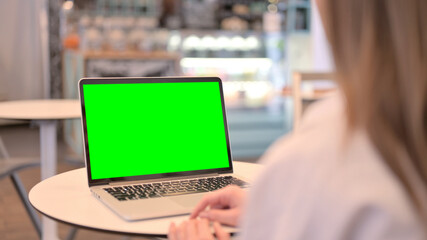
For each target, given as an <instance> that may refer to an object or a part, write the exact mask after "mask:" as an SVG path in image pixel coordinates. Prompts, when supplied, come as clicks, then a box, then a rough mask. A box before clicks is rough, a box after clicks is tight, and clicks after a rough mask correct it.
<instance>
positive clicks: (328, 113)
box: [251, 96, 417, 239]
mask: <svg viewBox="0 0 427 240" xmlns="http://www.w3.org/2000/svg"><path fill="white" fill-rule="evenodd" d="M262 161H263V162H264V163H265V164H266V165H267V167H266V168H265V171H264V173H262V174H261V175H260V177H259V179H258V181H257V182H256V183H255V184H254V191H255V193H253V194H254V195H257V197H254V195H253V194H252V193H251V196H252V198H255V199H257V200H255V201H267V202H268V203H267V204H266V205H263V206H265V208H266V209H265V210H266V212H271V214H272V216H275V217H277V218H280V219H281V221H285V222H287V221H289V222H288V224H291V225H293V226H294V227H295V229H299V228H298V227H300V228H303V227H309V226H310V228H311V229H312V230H313V233H314V232H316V233H317V234H319V233H322V235H323V236H328V237H324V238H319V237H317V238H316V237H315V238H316V239H338V237H337V236H334V234H350V235H352V234H353V235H354V233H352V232H351V231H353V230H355V229H356V228H359V227H360V228H365V227H368V228H369V226H365V225H360V226H358V225H357V224H360V223H369V222H370V221H373V222H370V223H369V224H371V225H370V226H372V227H373V228H372V229H365V230H361V231H362V232H366V234H368V235H369V236H372V237H373V235H375V234H379V232H378V233H376V232H369V231H379V230H378V229H383V230H384V231H385V232H386V233H391V232H393V229H395V231H394V234H396V236H398V234H399V233H400V232H399V230H402V229H405V231H406V230H408V229H410V228H412V227H415V228H416V226H417V224H416V223H417V219H416V217H415V213H414V211H413V209H412V207H411V204H410V203H409V201H408V198H407V197H406V193H405V191H404V190H403V189H404V188H403V187H402V186H401V184H400V183H399V181H398V180H397V179H396V178H395V177H394V175H393V174H392V173H391V172H390V171H389V169H388V168H387V166H386V165H385V164H384V163H383V161H382V160H381V156H380V155H379V154H378V153H377V151H376V150H375V148H374V147H373V146H372V144H371V143H370V141H369V138H368V137H367V135H366V134H365V133H364V132H363V131H360V130H358V131H354V132H353V133H351V134H349V133H348V132H347V131H346V118H345V111H344V108H343V103H342V100H341V99H340V97H339V96H334V97H332V98H330V99H327V100H324V101H322V102H320V103H318V104H315V105H314V106H313V107H312V108H311V109H310V110H309V112H307V115H306V116H305V118H304V119H303V122H302V124H301V127H300V129H299V130H298V131H296V132H295V133H293V134H292V135H289V136H286V137H284V138H282V139H280V140H278V141H277V142H276V143H275V144H274V145H273V146H272V147H271V148H270V149H269V150H268V152H267V153H266V155H265V156H264V158H263V160H262ZM258 196H262V197H265V198H268V200H262V197H258ZM270 199H276V200H277V199H280V201H279V203H277V201H273V200H270ZM269 208H280V209H281V210H280V211H276V212H274V213H273V211H272V210H271V211H269V210H268V209H269ZM257 214H260V215H262V214H263V213H261V212H258V213H257ZM259 217H261V216H259ZM286 219H287V220H286ZM375 224H379V225H378V226H376V225H375ZM388 227H392V228H393V229H388V230H387V229H386V228H388ZM317 228H318V229H317ZM325 229H335V230H331V231H328V230H325ZM412 230H413V229H412ZM412 232H414V233H417V231H412ZM383 233H384V232H383ZM344 238H345V237H344ZM378 239H382V238H378ZM383 239H386V238H383ZM390 239H392V238H390ZM397 239H399V238H397ZM408 239H411V238H408ZM414 239H416V238H414Z"/></svg>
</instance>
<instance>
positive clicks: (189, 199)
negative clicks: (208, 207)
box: [170, 194, 205, 208]
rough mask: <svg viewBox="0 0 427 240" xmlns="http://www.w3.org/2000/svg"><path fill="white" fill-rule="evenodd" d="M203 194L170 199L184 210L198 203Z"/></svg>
mask: <svg viewBox="0 0 427 240" xmlns="http://www.w3.org/2000/svg"><path fill="white" fill-rule="evenodd" d="M204 195H205V194H186V195H182V196H175V197H171V198H170V199H171V200H172V201H174V202H176V203H178V204H179V205H181V206H183V207H186V208H188V207H189V208H194V207H195V206H196V204H197V203H199V202H200V200H201V199H202V197H203V196H204Z"/></svg>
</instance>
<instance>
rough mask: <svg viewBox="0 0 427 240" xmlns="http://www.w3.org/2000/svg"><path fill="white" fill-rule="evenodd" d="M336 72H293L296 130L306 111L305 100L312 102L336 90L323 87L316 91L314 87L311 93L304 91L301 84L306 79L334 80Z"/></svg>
mask: <svg viewBox="0 0 427 240" xmlns="http://www.w3.org/2000/svg"><path fill="white" fill-rule="evenodd" d="M333 78H334V74H333V73H330V72H294V73H293V83H292V95H293V102H294V122H293V125H294V130H295V129H297V128H298V126H299V124H300V122H301V118H302V115H303V111H304V107H305V104H304V101H306V102H311V101H315V100H318V99H321V98H323V97H324V96H325V95H327V94H329V93H330V92H331V91H333V90H335V89H336V88H335V87H332V88H327V89H322V90H320V91H316V89H314V90H313V91H311V92H310V93H304V92H303V91H302V90H301V86H302V84H303V82H305V81H312V82H313V81H319V80H320V81H324V80H332V79H333Z"/></svg>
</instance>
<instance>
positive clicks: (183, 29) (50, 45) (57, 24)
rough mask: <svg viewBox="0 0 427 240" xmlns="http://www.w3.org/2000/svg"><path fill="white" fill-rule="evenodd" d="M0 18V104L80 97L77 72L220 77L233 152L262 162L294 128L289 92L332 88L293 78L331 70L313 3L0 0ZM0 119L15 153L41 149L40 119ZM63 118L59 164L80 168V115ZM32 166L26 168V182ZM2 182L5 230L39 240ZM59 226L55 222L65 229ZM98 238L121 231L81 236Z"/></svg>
mask: <svg viewBox="0 0 427 240" xmlns="http://www.w3.org/2000/svg"><path fill="white" fill-rule="evenodd" d="M0 19H1V20H0V34H1V38H0V101H11V100H22V99H50V98H53V99H57V98H65V99H77V98H78V92H77V82H78V80H79V79H80V78H82V77H153V76H218V77H220V78H221V79H222V80H223V81H224V94H225V101H226V110H227V118H228V121H229V131H230V138H231V139H230V140H231V148H232V155H233V158H234V159H235V160H239V161H248V162H257V161H258V159H259V157H260V156H261V155H262V154H263V153H264V152H265V151H266V149H267V148H268V146H269V145H270V144H271V143H273V142H274V141H275V140H276V139H278V138H279V137H280V136H282V135H284V134H286V133H288V132H290V131H291V130H292V129H293V126H294V121H295V120H294V119H295V114H299V113H295V103H296V101H312V100H315V99H318V98H320V97H322V96H321V95H322V94H323V93H324V92H326V91H328V90H330V89H333V88H334V85H333V84H332V83H330V82H329V81H317V82H312V81H310V82H309V83H301V84H300V83H299V82H298V86H295V85H294V84H293V83H294V81H293V79H294V74H295V73H299V72H304V73H307V72H309V73H310V72H311V73H317V72H330V71H333V63H332V62H331V59H330V54H329V47H328V45H327V43H326V39H325V37H324V33H323V29H322V26H321V21H320V18H319V15H318V12H317V7H316V5H315V2H314V1H310V0H74V1H64V0H2V1H1V2H0ZM296 88H298V89H300V91H301V93H302V94H299V95H295V94H294V91H295V89H296ZM295 96H298V99H295V98H296V97H295ZM301 96H302V97H301ZM0 121H1V122H0V136H1V137H2V138H3V140H4V142H5V145H6V148H7V149H8V150H9V152H10V154H11V155H14V156H39V154H40V152H39V144H40V143H39V139H38V138H39V132H38V128H37V127H34V126H33V125H32V124H31V123H30V122H16V121H5V120H0ZM58 127H59V131H58V133H59V134H58V135H59V136H58V141H59V154H58V158H59V159H58V161H59V163H60V164H59V165H58V167H59V169H58V172H61V171H65V170H69V169H73V168H76V167H82V166H84V165H83V160H82V159H83V155H82V154H83V148H82V140H81V125H80V120H66V121H64V122H62V123H61V124H60V125H59V126H58ZM38 171H39V169H35V170H25V171H23V173H22V175H23V179H24V183H25V184H26V186H27V189H29V188H31V186H33V185H34V184H36V183H37V182H38V181H39V180H40V177H39V172H38ZM0 183H1V184H2V185H1V186H0V189H1V191H0V204H2V206H1V207H0V236H6V238H5V239H33V238H37V235H36V233H35V232H34V234H33V229H32V227H31V223H30V222H29V220H28V219H27V218H26V216H25V212H24V210H22V209H21V208H22V206H20V203H19V202H18V200H17V196H9V195H6V194H4V193H5V192H13V190H12V186H11V184H10V183H9V182H8V180H7V179H3V180H1V182H0ZM2 193H3V195H2ZM15 202H17V203H15ZM9 204H12V205H13V204H15V205H16V207H15V208H14V207H5V206H6V205H9ZM5 216H17V217H13V218H9V217H5ZM25 229H28V231H23V230H25ZM66 230H67V226H65V225H61V226H60V235H61V236H63V235H64V234H65V232H66ZM2 238H3V237H2ZM97 238H99V239H106V238H112V239H115V238H122V236H118V235H111V236H110V235H107V234H103V233H97V232H91V231H88V230H86V232H84V231H83V232H79V234H78V235H77V236H76V239H97Z"/></svg>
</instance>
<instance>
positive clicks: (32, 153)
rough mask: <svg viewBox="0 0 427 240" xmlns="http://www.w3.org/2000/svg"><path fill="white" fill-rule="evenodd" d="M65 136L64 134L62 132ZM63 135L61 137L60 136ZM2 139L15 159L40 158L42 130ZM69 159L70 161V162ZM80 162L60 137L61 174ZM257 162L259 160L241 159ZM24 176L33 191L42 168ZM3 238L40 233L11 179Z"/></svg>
mask: <svg viewBox="0 0 427 240" xmlns="http://www.w3.org/2000/svg"><path fill="white" fill-rule="evenodd" d="M58 132H59V133H61V131H60V130H59V131H58ZM59 135H60V134H59ZM0 136H1V137H2V139H3V141H4V143H5V145H6V148H7V150H8V152H9V154H10V156H12V157H38V156H39V154H40V151H39V130H38V128H37V127H35V126H31V125H30V124H24V125H12V126H0ZM66 159H67V160H66ZM70 159H79V156H75V155H73V153H72V152H71V150H70V149H69V148H68V147H67V146H66V144H65V143H64V142H63V141H62V140H61V136H59V137H58V173H61V172H65V171H69V170H71V169H75V168H79V167H82V166H83V165H82V162H79V161H70ZM239 160H244V161H250V162H254V161H256V159H239ZM19 175H20V177H21V179H22V181H23V183H24V185H25V187H26V189H27V190H29V189H31V188H32V187H33V186H34V185H35V184H37V183H38V182H39V181H40V168H32V169H26V170H22V171H21V172H20V174H19ZM69 230H70V227H69V226H68V225H66V224H62V223H60V224H59V238H60V239H66V237H67V235H68V232H69ZM0 236H1V237H0V238H1V239H3V240H24V239H25V240H26V239H37V238H38V236H37V233H36V231H35V230H34V227H33V225H32V224H31V221H30V219H29V218H28V216H27V214H26V212H25V209H24V207H23V206H22V203H21V201H20V200H19V197H18V195H17V194H16V192H15V189H14V187H13V185H12V182H11V181H10V179H8V178H4V179H1V180H0ZM74 239H76V240H79V239H93V240H97V239H103V240H114V239H146V238H141V237H129V236H123V235H118V234H107V233H102V232H98V231H92V230H85V229H79V230H78V232H77V235H76V236H75V238H74Z"/></svg>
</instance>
